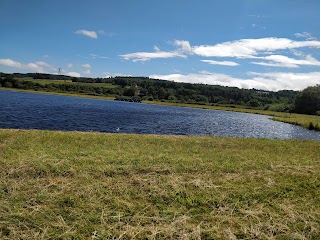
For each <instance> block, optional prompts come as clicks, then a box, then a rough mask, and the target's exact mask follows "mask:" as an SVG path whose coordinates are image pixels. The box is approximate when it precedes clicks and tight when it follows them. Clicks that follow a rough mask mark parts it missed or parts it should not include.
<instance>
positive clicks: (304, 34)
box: [294, 32, 316, 40]
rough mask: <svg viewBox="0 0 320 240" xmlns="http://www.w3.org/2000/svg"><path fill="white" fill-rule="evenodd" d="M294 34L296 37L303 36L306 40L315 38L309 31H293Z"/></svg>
mask: <svg viewBox="0 0 320 240" xmlns="http://www.w3.org/2000/svg"><path fill="white" fill-rule="evenodd" d="M294 35H295V36H296V37H298V38H305V39H307V40H316V38H315V37H313V36H312V35H311V33H308V32H303V33H295V34H294Z"/></svg>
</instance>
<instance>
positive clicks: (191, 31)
mask: <svg viewBox="0 0 320 240" xmlns="http://www.w3.org/2000/svg"><path fill="white" fill-rule="evenodd" d="M319 11H320V1H319V0H281V1H280V0H223V1H222V0H221V1H218V0H197V1H195V0H161V1H155V0H134V1H133V0H104V1H103V0H91V1H87V0H77V1H75V0H68V1H61V0H55V1H50V0H28V1H25V0H0V30H1V35H0V71H1V72H7V73H12V72H45V73H57V72H58V68H62V73H63V74H66V75H70V76H82V77H107V76H116V75H118V76H119V75H130V76H150V77H154V78H159V79H167V80H173V81H180V82H192V83H206V84H219V85H225V86H236V87H240V88H258V89H266V90H275V91H277V90H282V89H294V90H301V89H303V88H305V87H307V86H311V85H316V84H320V14H319Z"/></svg>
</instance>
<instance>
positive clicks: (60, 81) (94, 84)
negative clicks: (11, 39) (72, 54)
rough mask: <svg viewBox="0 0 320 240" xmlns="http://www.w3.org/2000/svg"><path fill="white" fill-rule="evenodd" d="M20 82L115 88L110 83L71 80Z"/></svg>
mask: <svg viewBox="0 0 320 240" xmlns="http://www.w3.org/2000/svg"><path fill="white" fill-rule="evenodd" d="M19 80H21V81H31V82H34V83H39V84H41V85H46V84H77V85H84V86H94V87H104V88H116V87H117V86H115V85H112V84H110V83H82V82H72V80H66V81H64V80H50V79H33V78H19Z"/></svg>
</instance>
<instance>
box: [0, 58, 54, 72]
mask: <svg viewBox="0 0 320 240" xmlns="http://www.w3.org/2000/svg"><path fill="white" fill-rule="evenodd" d="M0 65H4V66H7V67H12V68H17V69H25V70H29V71H34V72H37V73H49V72H50V71H51V70H52V69H53V67H52V66H51V65H50V64H48V63H45V62H41V61H39V62H34V63H27V64H23V63H20V62H18V61H15V60H12V59H0Z"/></svg>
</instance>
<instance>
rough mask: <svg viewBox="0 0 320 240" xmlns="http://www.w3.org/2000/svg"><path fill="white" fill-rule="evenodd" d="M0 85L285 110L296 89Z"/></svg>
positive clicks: (70, 81) (154, 83)
mask: <svg viewBox="0 0 320 240" xmlns="http://www.w3.org/2000/svg"><path fill="white" fill-rule="evenodd" d="M0 77H1V79H0V84H1V85H0V86H2V87H13V88H19V89H33V90H38V91H55V92H59V91H60V92H61V91H62V92H74V93H81V94H88V95H95V96H108V97H114V98H116V99H119V100H125V101H142V100H149V101H163V102H177V103H196V104H205V105H228V106H230V105H232V106H242V107H247V108H256V109H263V110H271V111H280V112H288V111H291V110H292V108H293V103H294V99H295V97H296V95H297V92H295V91H279V92H272V91H262V90H257V89H251V90H248V89H239V88H236V87H224V86H214V85H205V84H190V83H178V82H172V81H165V80H157V79H150V78H147V77H112V78H71V77H68V76H62V75H50V74H37V73H29V74H21V73H15V74H4V73H2V74H0Z"/></svg>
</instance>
